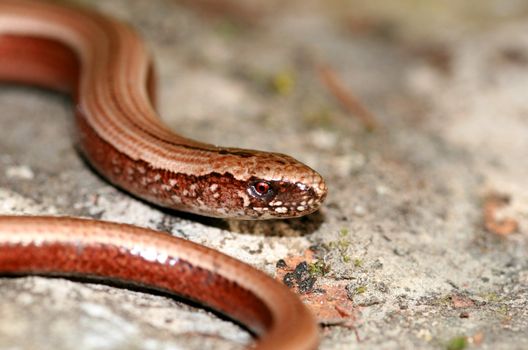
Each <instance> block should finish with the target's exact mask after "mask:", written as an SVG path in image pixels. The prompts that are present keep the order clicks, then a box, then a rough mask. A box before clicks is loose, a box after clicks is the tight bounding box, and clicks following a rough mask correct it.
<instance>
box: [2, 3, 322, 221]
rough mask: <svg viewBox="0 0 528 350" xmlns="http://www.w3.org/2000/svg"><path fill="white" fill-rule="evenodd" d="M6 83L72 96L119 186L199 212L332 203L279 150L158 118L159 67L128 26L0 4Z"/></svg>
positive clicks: (85, 137)
mask: <svg viewBox="0 0 528 350" xmlns="http://www.w3.org/2000/svg"><path fill="white" fill-rule="evenodd" d="M0 33H2V34H3V38H2V40H1V42H0V45H1V47H0V48H3V52H2V54H3V55H2V57H1V58H0V79H3V80H11V81H17V82H24V83H32V84H39V85H43V86H48V87H52V88H56V89H62V90H66V91H68V92H70V93H72V94H73V95H74V97H75V98H76V101H77V113H76V121H77V123H76V125H77V136H78V144H79V146H80V150H81V151H82V153H83V154H84V155H85V157H86V158H87V159H88V160H89V161H90V163H91V164H92V165H93V166H94V168H95V169H97V170H98V171H99V172H100V173H101V174H102V175H103V176H104V177H105V178H107V179H108V180H109V181H111V182H112V183H114V184H115V185H117V186H119V187H121V188H123V189H125V190H127V191H128V192H131V193H133V194H135V195H136V196H139V197H141V198H144V199H146V200H148V201H150V202H154V203H157V204H159V205H162V206H165V207H169V208H173V209H177V210H182V211H188V212H193V213H197V214H201V215H207V216H214V217H224V218H238V219H270V218H288V217H298V216H303V215H306V214H308V213H311V212H313V211H315V210H317V209H318V208H319V207H320V205H321V203H322V202H323V200H324V199H325V196H326V192H327V188H326V185H325V182H324V180H323V178H322V177H321V176H320V175H319V174H318V173H317V172H315V171H314V170H313V169H311V168H310V167H308V166H306V165H304V164H302V163H301V162H299V161H297V160H295V159H293V158H291V157H289V156H287V155H284V154H278V153H269V152H261V151H254V150H244V149H237V148H226V147H216V146H213V145H210V144H205V143H202V142H198V141H194V140H191V139H187V138H185V137H182V136H180V135H177V134H175V133H174V132H173V131H171V130H169V129H168V128H167V127H166V126H165V125H164V124H162V122H161V121H160V118H158V116H157V114H156V112H155V110H154V107H153V104H152V101H153V99H154V89H153V86H154V83H153V82H154V76H153V69H152V63H151V59H150V57H149V55H148V54H147V52H146V50H145V48H144V44H143V42H142V41H141V40H140V39H139V37H138V36H137V34H136V33H135V32H134V31H133V30H132V29H131V28H130V27H128V26H127V25H125V24H123V23H121V22H118V21H116V20H114V19H109V18H107V17H104V16H101V15H99V14H96V13H92V12H88V11H81V10H79V9H72V8H67V7H63V6H57V5H52V4H49V3H41V2H33V1H25V0H17V1H14V0H4V1H2V2H0Z"/></svg>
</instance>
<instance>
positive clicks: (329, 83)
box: [317, 64, 378, 131]
mask: <svg viewBox="0 0 528 350" xmlns="http://www.w3.org/2000/svg"><path fill="white" fill-rule="evenodd" d="M317 71H318V73H319V77H320V79H321V81H322V82H323V84H324V85H325V86H326V88H327V89H328V90H329V91H330V93H332V95H334V96H335V98H337V100H338V101H339V102H340V103H341V105H342V106H343V108H344V109H345V110H346V111H347V112H348V113H350V114H351V115H353V116H355V117H357V118H359V120H361V122H362V123H363V125H364V126H365V128H367V129H368V130H369V131H372V130H374V129H376V128H377V127H378V123H377V122H376V118H375V117H374V115H373V114H372V113H370V111H369V110H368V109H367V108H366V107H365V106H364V105H363V104H362V103H361V102H360V101H359V99H358V98H356V97H355V96H354V95H353V94H352V92H351V91H350V89H347V88H346V87H345V85H344V84H343V82H342V80H341V79H340V78H339V77H338V75H337V74H336V72H335V71H334V70H333V69H332V68H331V67H330V66H328V65H325V64H319V65H317Z"/></svg>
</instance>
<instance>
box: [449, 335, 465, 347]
mask: <svg viewBox="0 0 528 350" xmlns="http://www.w3.org/2000/svg"><path fill="white" fill-rule="evenodd" d="M467 345H468V343H467V339H466V337H462V336H459V337H455V338H452V339H450V340H449V341H448V342H447V344H446V350H463V349H465V348H466V347H467Z"/></svg>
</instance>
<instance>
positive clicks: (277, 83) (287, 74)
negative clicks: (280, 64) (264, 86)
mask: <svg viewBox="0 0 528 350" xmlns="http://www.w3.org/2000/svg"><path fill="white" fill-rule="evenodd" d="M271 86H272V88H273V91H274V92H275V93H276V94H278V95H283V96H284V95H288V94H290V93H291V92H292V91H293V89H294V88H295V75H294V73H293V72H291V71H282V72H279V73H277V74H275V75H274V76H273V77H272V79H271Z"/></svg>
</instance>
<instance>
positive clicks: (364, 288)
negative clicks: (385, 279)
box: [354, 286, 367, 294]
mask: <svg viewBox="0 0 528 350" xmlns="http://www.w3.org/2000/svg"><path fill="white" fill-rule="evenodd" d="M366 291H367V286H359V287H356V289H355V290H354V292H355V293H356V294H363V293H365V292H366Z"/></svg>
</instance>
